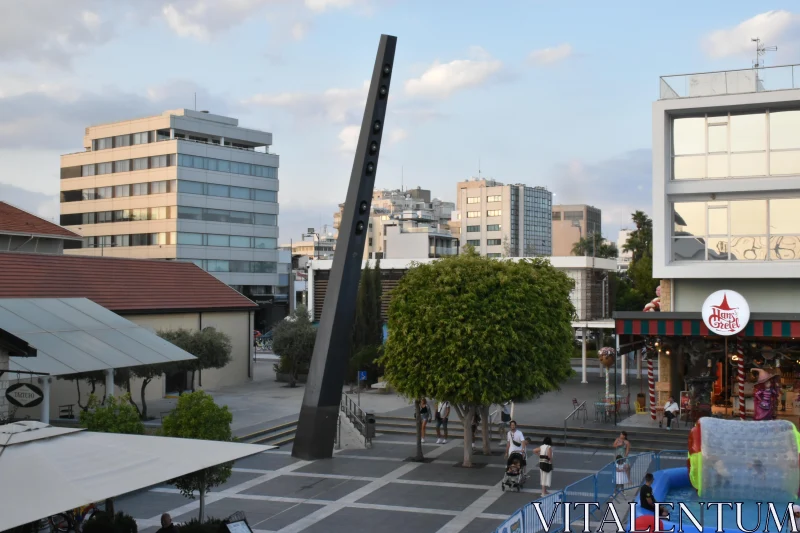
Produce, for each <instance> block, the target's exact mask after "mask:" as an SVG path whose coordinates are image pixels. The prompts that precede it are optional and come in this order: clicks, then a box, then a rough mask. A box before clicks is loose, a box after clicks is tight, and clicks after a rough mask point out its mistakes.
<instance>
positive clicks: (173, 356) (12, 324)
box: [0, 298, 195, 376]
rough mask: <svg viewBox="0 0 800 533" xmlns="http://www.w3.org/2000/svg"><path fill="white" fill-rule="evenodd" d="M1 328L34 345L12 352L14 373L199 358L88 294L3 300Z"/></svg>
mask: <svg viewBox="0 0 800 533" xmlns="http://www.w3.org/2000/svg"><path fill="white" fill-rule="evenodd" d="M0 330H3V331H5V332H6V333H7V334H10V335H11V336H13V337H16V338H17V339H19V340H20V341H24V343H27V344H28V345H29V346H31V347H32V348H35V350H36V356H35V357H11V360H10V363H9V371H10V372H14V371H16V370H19V371H29V372H35V373H40V374H49V375H51V376H61V375H66V374H75V373H78V372H92V371H96V370H107V369H110V368H128V367H133V366H140V365H149V364H156V363H171V362H175V361H187V360H191V359H194V358H195V357H194V356H193V355H192V354H190V353H188V352H185V351H184V350H181V349H180V348H178V347H177V346H175V345H174V344H172V343H170V342H167V341H165V340H164V339H162V338H161V337H159V336H158V335H156V334H155V333H153V332H152V331H149V330H147V329H145V328H143V327H141V326H139V325H137V324H134V323H133V322H131V321H130V320H126V319H124V318H122V317H121V316H119V315H117V314H116V313H113V312H111V311H109V310H108V309H106V308H104V307H101V306H99V305H97V304H96V303H94V302H92V301H91V300H87V299H86V298H8V299H0Z"/></svg>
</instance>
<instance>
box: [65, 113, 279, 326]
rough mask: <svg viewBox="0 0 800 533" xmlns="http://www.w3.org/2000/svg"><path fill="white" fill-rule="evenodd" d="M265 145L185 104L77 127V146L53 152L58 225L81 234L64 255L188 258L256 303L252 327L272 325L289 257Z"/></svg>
mask: <svg viewBox="0 0 800 533" xmlns="http://www.w3.org/2000/svg"><path fill="white" fill-rule="evenodd" d="M271 144H272V134H271V133H268V132H264V131H258V130H253V129H247V128H242V127H239V125H238V120H237V119H235V118H230V117H224V116H220V115H214V114H210V113H208V112H205V111H192V110H188V109H178V110H172V111H165V112H164V113H162V114H161V115H156V116H151V117H145V118H139V119H134V120H127V121H122V122H114V123H109V124H101V125H97V126H91V127H88V128H86V133H85V135H84V148H85V151H83V152H79V153H73V154H67V155H64V156H62V157H61V225H62V226H64V227H66V228H68V229H69V230H71V231H74V232H76V233H78V234H80V235H82V236H83V238H84V240H83V242H82V243H77V244H73V245H72V246H71V247H70V249H67V250H65V253H71V254H78V255H96V256H106V255H107V256H114V257H131V258H148V259H165V260H180V261H191V262H194V263H196V264H197V265H198V266H200V267H201V268H203V269H204V270H206V271H208V272H210V273H211V274H213V275H214V276H215V277H217V278H218V279H220V280H221V281H223V282H225V283H227V284H228V285H230V286H232V287H234V288H235V289H237V290H238V291H239V292H241V293H242V294H244V295H245V296H247V297H249V298H251V299H253V300H254V301H256V302H257V303H259V305H260V306H261V312H259V313H258V314H257V316H256V324H257V327H258V328H259V329H260V328H264V327H266V326H268V325H270V324H272V323H273V322H274V321H275V320H278V319H280V318H282V317H283V316H285V315H286V312H287V311H288V305H287V303H288V294H289V281H288V278H289V267H290V264H289V263H290V261H289V260H288V259H287V260H286V261H282V260H281V258H280V256H279V251H278V249H277V248H278V246H277V239H278V156H277V155H276V154H271V153H269V147H270V145H271ZM284 255H286V256H287V257H288V254H284ZM187 290H191V288H188V287H187Z"/></svg>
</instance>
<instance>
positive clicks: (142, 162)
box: [133, 157, 149, 170]
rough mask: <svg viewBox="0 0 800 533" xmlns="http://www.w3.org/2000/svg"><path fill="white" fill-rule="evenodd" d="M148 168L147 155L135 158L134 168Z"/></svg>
mask: <svg viewBox="0 0 800 533" xmlns="http://www.w3.org/2000/svg"><path fill="white" fill-rule="evenodd" d="M148 168H149V167H148V165H147V158H146V157H137V158H136V159H134V160H133V170H147V169H148Z"/></svg>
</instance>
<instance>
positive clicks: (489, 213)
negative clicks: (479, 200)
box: [486, 209, 503, 217]
mask: <svg viewBox="0 0 800 533" xmlns="http://www.w3.org/2000/svg"><path fill="white" fill-rule="evenodd" d="M502 214H503V212H502V211H501V210H500V209H495V210H492V211H487V212H486V216H487V217H499V216H501V215H502Z"/></svg>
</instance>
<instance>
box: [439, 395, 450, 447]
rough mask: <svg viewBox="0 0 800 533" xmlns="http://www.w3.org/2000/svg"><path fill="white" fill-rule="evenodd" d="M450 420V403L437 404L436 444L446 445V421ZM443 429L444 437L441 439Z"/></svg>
mask: <svg viewBox="0 0 800 533" xmlns="http://www.w3.org/2000/svg"><path fill="white" fill-rule="evenodd" d="M449 418H450V402H448V401H443V402H439V404H438V405H437V406H436V444H446V443H447V420H448V419H449ZM442 429H444V437H442Z"/></svg>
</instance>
